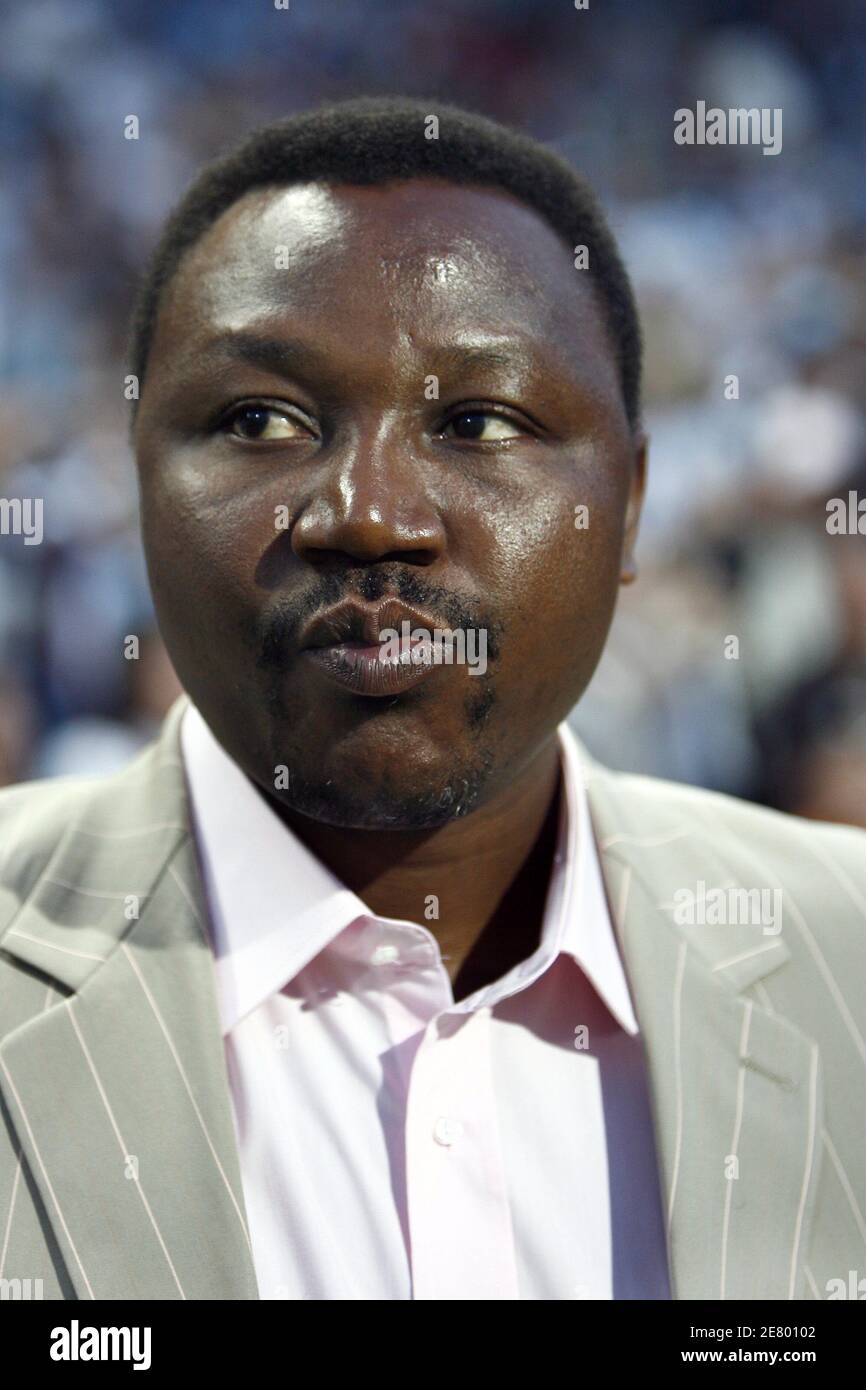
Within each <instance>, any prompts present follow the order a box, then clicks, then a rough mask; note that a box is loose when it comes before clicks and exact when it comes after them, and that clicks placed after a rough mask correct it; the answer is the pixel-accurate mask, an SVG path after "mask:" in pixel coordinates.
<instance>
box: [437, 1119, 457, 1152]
mask: <svg viewBox="0 0 866 1390" xmlns="http://www.w3.org/2000/svg"><path fill="white" fill-rule="evenodd" d="M462 1133H463V1126H462V1124H461V1123H460V1121H459V1120H454V1119H452V1118H451V1116H450V1115H440V1116H439V1119H438V1120H437V1121H436V1123H435V1125H434V1126H433V1138H434V1139H435V1140H436V1143H437V1144H442V1145H443V1146H444V1147H445V1148H448V1147H450V1145H451V1144H453V1143H454V1141H455V1140H456V1139H459V1138H460V1135H461V1134H462Z"/></svg>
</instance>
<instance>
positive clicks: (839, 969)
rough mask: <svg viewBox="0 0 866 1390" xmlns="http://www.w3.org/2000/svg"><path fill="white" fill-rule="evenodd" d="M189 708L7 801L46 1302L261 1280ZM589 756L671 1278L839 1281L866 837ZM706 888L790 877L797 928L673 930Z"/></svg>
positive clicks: (28, 1135) (11, 952)
mask: <svg viewBox="0 0 866 1390" xmlns="http://www.w3.org/2000/svg"><path fill="white" fill-rule="evenodd" d="M185 703H186V697H185V696H184V697H181V698H180V699H179V700H178V701H177V702H176V704H175V705H174V706H173V707H172V709H171V711H170V713H169V715H168V717H167V719H166V721H165V724H164V726H163V730H162V732H161V735H160V737H159V739H158V740H157V741H156V742H154V743H153V744H151V745H150V746H149V747H148V748H146V749H145V750H144V751H143V752H142V753H141V754H139V756H138V757H137V758H136V759H135V761H134V762H132V763H131V764H130V765H129V766H128V767H127V768H126V769H124V770H123V771H122V772H120V773H118V774H116V775H113V776H111V777H108V778H99V779H97V778H93V779H91V778H63V779H56V780H51V781H45V782H42V783H34V784H31V785H25V786H22V787H17V788H12V789H9V790H7V791H6V792H4V793H2V795H0V1039H2V1041H0V1092H2V1110H3V1120H4V1123H3V1126H2V1127H0V1278H2V1279H5V1280H7V1281H14V1280H21V1281H27V1280H30V1281H31V1285H30V1289H31V1296H35V1295H34V1293H33V1291H34V1290H36V1289H38V1286H37V1285H36V1284H35V1283H34V1282H33V1281H36V1280H41V1281H42V1285H41V1292H42V1296H43V1297H45V1298H54V1299H62V1298H66V1299H90V1298H93V1299H121V1298H123V1299H150V1298H153V1299H181V1298H187V1299H255V1298H257V1297H258V1292H257V1287H256V1280H255V1274H254V1270H253V1264H252V1259H251V1254H250V1244H249V1238H248V1234H247V1229H246V1221H245V1213H244V1204H243V1193H242V1188H241V1180H240V1172H239V1165H238V1156H237V1151H236V1146H235V1140H234V1129H233V1122H232V1116H231V1108H230V1106H231V1101H230V1095H229V1090H228V1083H227V1077H226V1070H225V1063H224V1057H223V1044H222V1038H221V1035H220V1029H219V1024H218V1020H217V1011H216V999H215V993H214V983H213V970H212V962H211V956H210V953H209V950H208V947H207V943H206V939H205V936H204V934H203V913H204V906H203V895H202V887H201V882H200V878H199V872H198V867H197V861H196V857H195V849H194V843H193V841H192V838H191V831H190V824H189V819H188V806H187V800H186V790H185V784H184V779H183V772H182V767H181V763H180V750H179V743H178V726H179V722H180V717H181V714H182V712H183V709H184V706H185ZM583 756H584V759H585V764H586V766H587V769H588V792H589V801H590V809H591V814H592V819H593V823H594V827H595V832H596V835H597V838H598V840H599V844H600V848H601V851H602V865H603V869H604V876H605V881H606V886H607V891H608V896H609V899H610V903H611V909H612V912H613V915H614V919H615V925H616V930H617V933H618V937H619V940H620V943H621V947H622V951H623V955H624V958H625V963H626V969H627V973H628V977H629V981H630V984H631V988H632V992H633V998H634V1001H635V1007H636V1012H637V1016H638V1019H639V1021H640V1025H641V1030H642V1034H643V1037H644V1042H645V1046H646V1050H647V1056H648V1063H649V1075H650V1084H651V1099H652V1108H653V1115H654V1122H655V1127H656V1137H657V1144H658V1150H659V1167H660V1177H661V1184H662V1200H663V1203H664V1209H665V1213H666V1217H667V1230H668V1248H669V1255H670V1260H671V1272H672V1284H673V1289H674V1293H675V1297H677V1298H680V1299H690V1298H693V1299H721V1298H749V1299H791V1298H793V1299H814V1298H827V1297H828V1296H829V1293H828V1290H832V1289H834V1288H837V1287H838V1286H837V1285H833V1284H831V1283H830V1281H832V1280H843V1281H845V1282H846V1284H847V1283H848V1282H849V1281H850V1271H855V1272H857V1275H858V1277H863V1276H866V1145H864V1129H866V1039H864V1034H866V833H864V832H863V831H860V830H854V829H851V828H847V827H842V826H820V825H813V824H811V823H808V822H805V821H801V820H798V819H795V818H792V817H787V816H781V815H778V814H775V813H773V812H770V811H767V810H763V809H760V808H756V807H754V806H751V805H749V804H747V803H745V802H740V801H736V800H733V799H731V798H728V797H724V796H718V795H714V794H711V793H708V792H704V791H699V790H695V789H692V788H688V787H683V786H677V785H674V784H671V783H666V782H661V781H658V780H655V779H651V778H644V777H634V776H628V775H623V774H619V773H614V772H610V771H608V770H606V769H604V768H603V767H601V766H600V765H599V764H597V763H595V762H594V761H593V760H592V759H591V758H589V755H588V754H587V753H586V751H585V750H583ZM701 880H703V881H704V882H705V883H706V884H707V885H711V886H718V887H721V888H723V889H725V888H727V887H731V886H742V887H746V888H748V889H754V888H777V889H781V892H782V898H781V901H782V906H783V916H782V929H781V931H780V932H779V933H778V934H777V935H774V934H768V933H767V932H766V931H765V930H764V929H763V928H762V927H761V926H756V925H752V924H750V923H749V922H741V923H740V924H738V925H737V924H734V925H731V924H730V923H729V924H728V925H715V926H713V925H701V924H700V922H699V921H697V922H696V923H695V924H693V925H688V924H686V925H681V924H678V914H677V912H676V911H675V910H674V907H673V904H674V902H675V901H677V900H676V899H675V898H674V894H675V893H677V891H678V890H683V889H688V888H689V887H691V888H692V889H694V888H695V887H696V884H697V883H698V882H699V881H701ZM136 913H137V916H136ZM575 1181H579V1177H578V1176H576V1177H575ZM563 1200H567V1194H563ZM26 1287H27V1286H26V1283H24V1282H22V1284H21V1286H20V1289H21V1290H23V1291H24V1292H26ZM864 1287H866V1286H864ZM18 1288H19V1286H16V1285H15V1284H14V1283H13V1282H10V1283H8V1284H7V1285H5V1286H4V1290H5V1292H6V1296H10V1295H11V1296H14V1295H15V1293H16V1292H18ZM837 1296H838V1295H837Z"/></svg>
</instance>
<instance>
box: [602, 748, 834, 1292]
mask: <svg viewBox="0 0 866 1390" xmlns="http://www.w3.org/2000/svg"><path fill="white" fill-rule="evenodd" d="M582 751H583V758H584V762H585V768H586V781H587V794H588V797H589V802H590V813H591V818H592V821H593V826H594V830H595V835H596V839H597V841H598V844H599V849H600V852H601V863H602V871H603V875H604V879H605V884H606V888H607V893H608V897H609V902H610V907H611V914H612V917H613V920H614V924H615V928H616V933H617V937H618V940H619V944H620V948H621V951H622V955H623V960H624V963H625V967H626V973H627V976H628V979H629V984H630V987H631V990H632V994H633V998H634V1002H635V1012H636V1014H637V1017H638V1021H639V1023H640V1027H641V1033H642V1036H643V1040H644V1047H645V1052H646V1056H647V1064H648V1075H649V1083H650V1091H651V1104H652V1110H653V1116H654V1124H655V1133H656V1143H657V1148H658V1153H659V1160H660V1181H661V1188H662V1192H661V1195H662V1201H663V1203H664V1215H665V1219H666V1228H667V1240H668V1256H669V1263H670V1270H671V1282H672V1292H673V1295H674V1297H675V1298H678V1299H732V1298H742V1299H790V1298H802V1297H805V1296H807V1295H806V1293H805V1269H804V1261H805V1254H806V1252H807V1250H808V1239H807V1238H808V1232H809V1226H810V1222H811V1220H812V1215H813V1208H814V1203H815V1191H816V1185H817V1181H818V1168H819V1147H820V1146H819V1145H818V1144H817V1136H818V1134H819V1133H820V1126H821V1094H820V1070H819V1058H818V1048H817V1045H816V1044H815V1043H814V1042H813V1040H812V1039H811V1038H809V1037H807V1036H806V1035H804V1034H803V1033H801V1032H800V1030H799V1029H797V1028H795V1027H794V1026H793V1025H792V1024H791V1023H789V1022H788V1021H787V1020H786V1019H783V1018H781V1017H778V1016H776V1015H775V1014H773V1013H772V1012H771V1011H770V1010H769V1009H768V1008H766V1007H764V1006H762V1005H760V1004H758V1003H756V1002H755V1001H754V1000H753V999H751V998H745V997H743V995H742V993H741V991H743V990H744V989H745V988H746V987H748V986H750V985H754V984H756V983H757V982H758V981H759V980H761V979H762V978H764V977H765V976H767V975H769V974H770V973H771V972H772V971H773V970H776V969H777V968H778V967H779V966H780V965H781V964H783V963H784V962H785V961H786V960H787V959H788V958H789V954H790V953H789V951H788V948H787V946H786V945H785V944H784V942H783V941H782V939H781V936H773V937H768V936H765V935H763V934H762V933H761V930H760V928H756V927H755V926H752V925H746V924H742V925H725V926H719V927H712V926H707V925H697V926H680V925H677V923H676V921H675V919H674V914H673V901H674V893H675V892H676V890H677V889H678V888H683V887H689V886H690V885H691V886H692V887H694V885H695V883H696V881H697V880H699V879H701V878H703V880H704V881H705V882H706V883H707V884H708V885H709V884H713V885H717V886H733V885H734V884H736V882H737V879H736V875H734V876H733V877H732V873H731V863H732V861H734V862H736V846H735V845H733V844H731V845H729V846H726V845H725V837H724V827H723V826H722V825H715V826H712V825H708V824H706V823H705V824H703V825H701V823H700V820H699V818H698V817H699V815H700V812H699V811H698V816H697V817H696V816H694V815H692V814H691V813H689V815H688V816H687V817H686V818H684V817H683V815H682V813H681V811H680V810H679V809H677V810H675V811H674V810H672V803H671V802H670V801H669V800H668V799H666V798H664V797H662V796H661V795H660V794H659V790H658V784H657V783H651V782H644V780H643V779H639V778H634V779H630V780H629V781H628V783H625V782H624V781H623V782H620V780H619V779H618V778H617V776H616V775H615V774H612V773H610V772H609V771H607V770H606V769H604V768H602V767H601V766H600V765H599V764H596V763H595V762H594V761H593V760H592V759H591V758H590V757H589V755H588V754H586V752H585V750H582ZM705 805H706V803H705ZM695 809H696V811H697V810H698V808H697V806H696V808H695ZM704 814H706V812H704ZM711 846H712V848H711ZM740 867H741V871H742V862H741V861H740ZM746 872H747V873H748V870H746ZM759 882H760V878H759V877H755V876H752V877H751V878H749V877H747V881H746V886H748V884H749V883H759Z"/></svg>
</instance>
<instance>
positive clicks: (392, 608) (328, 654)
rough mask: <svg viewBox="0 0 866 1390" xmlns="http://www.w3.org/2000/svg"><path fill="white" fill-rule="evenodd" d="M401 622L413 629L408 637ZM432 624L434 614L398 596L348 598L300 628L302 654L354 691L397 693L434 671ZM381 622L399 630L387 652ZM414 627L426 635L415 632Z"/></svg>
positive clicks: (381, 694) (384, 626)
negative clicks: (373, 601) (368, 601)
mask: <svg viewBox="0 0 866 1390" xmlns="http://www.w3.org/2000/svg"><path fill="white" fill-rule="evenodd" d="M404 623H409V624H410V630H412V633H413V635H412V636H410V640H409V642H408V643H407V642H405V641H404V640H403V637H402V633H403V631H404V629H403V624H404ZM439 626H441V625H439ZM436 627H437V622H436V620H435V619H434V618H431V617H429V616H428V615H427V614H426V613H423V612H421V610H420V609H417V608H412V607H410V606H408V605H407V604H404V603H401V602H400V601H399V600H398V599H384V600H383V601H382V602H381V603H378V604H365V603H361V602H359V601H357V600H352V599H347V600H345V601H344V602H343V603H340V604H338V605H337V606H336V607H335V608H331V609H328V611H327V612H325V613H322V614H320V615H319V616H318V617H317V618H315V619H314V620H313V621H312V622H311V623H310V624H309V625H308V626H307V627H306V628H305V629H304V632H303V633H302V636H301V647H302V655H303V656H304V657H305V658H306V659H307V661H309V662H310V663H312V664H313V665H315V666H316V667H317V668H318V670H319V671H321V673H322V674H323V675H324V676H325V677H326V678H327V679H328V680H329V681H330V682H332V683H333V684H335V685H338V686H340V687H341V688H342V689H344V690H349V691H351V692H352V693H353V694H356V695H368V696H373V697H374V698H375V697H378V698H383V697H385V696H388V695H391V696H394V695H400V694H402V693H403V692H404V691H406V690H411V689H412V688H413V687H414V686H416V685H419V684H420V682H421V681H423V680H425V679H426V678H427V676H429V675H430V674H431V672H432V671H433V669H434V666H435V664H436V663H435V662H434V660H433V647H432V633H433V630H434V629H435V628H436ZM386 628H392V629H394V630H395V631H396V632H397V633H398V634H399V635H400V645H399V650H398V651H397V652H394V653H390V652H389V654H388V655H385V644H384V642H383V641H382V639H381V638H380V633H382V632H383V631H384V630H385V629H386ZM419 628H420V629H421V631H422V633H423V634H425V636H426V637H427V638H428V640H424V637H418V638H416V637H415V636H414V631H417V629H419Z"/></svg>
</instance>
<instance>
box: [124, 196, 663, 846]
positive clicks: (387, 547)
mask: <svg viewBox="0 0 866 1390" xmlns="http://www.w3.org/2000/svg"><path fill="white" fill-rule="evenodd" d="M135 441H136V454H137V460H138V467H139V476H140V489H141V501H142V524H143V532H144V542H145V550H146V554H147V562H148V569H149V573H150V579H151V584H152V588H153V594H154V601H155V604H156V610H157V615H158V619H159V624H160V628H161V631H162V634H163V637H164V639H165V642H166V645H167V647H168V650H169V653H170V655H171V657H172V660H173V662H174V665H175V668H176V670H177V673H178V675H179V677H180V680H181V682H182V684H183V685H184V686H185V688H186V690H187V691H188V692H189V694H190V696H191V698H192V700H193V702H194V703H195V704H196V705H197V706H198V708H199V709H200V710H201V712H202V714H203V715H204V718H205V719H206V721H207V722H208V724H209V725H210V726H211V728H212V729H213V731H214V733H215V734H216V736H217V738H218V739H219V741H220V742H221V743H222V745H223V746H224V748H225V749H226V750H227V752H228V753H229V754H230V756H231V757H232V758H233V759H234V760H235V761H236V762H237V763H238V764H239V765H240V766H241V767H242V768H243V770H244V771H245V772H246V773H247V774H248V775H249V776H250V777H252V778H253V780H254V781H255V782H256V783H257V784H258V785H259V786H260V787H261V788H262V789H263V790H264V791H266V792H268V793H269V794H270V795H271V796H274V797H276V798H277V799H278V800H279V801H281V802H282V803H284V804H285V805H286V806H287V807H292V808H294V809H295V810H296V811H299V812H302V813H303V814H305V815H308V816H311V817H314V818H315V819H317V820H321V821H325V822H328V823H330V824H333V825H342V826H357V827H368V828H385V827H388V828H393V829H396V828H407V829H408V828H415V827H425V826H435V825H439V824H442V823H444V822H445V821H448V820H451V819H452V818H453V817H455V816H456V815H464V814H466V813H467V812H468V811H471V810H473V809H475V808H476V807H477V806H480V805H482V804H484V803H485V802H486V801H488V799H490V798H491V797H493V796H495V795H496V794H497V793H500V792H502V791H503V789H504V788H506V787H507V786H508V784H509V783H510V782H511V781H512V780H513V779H514V778H515V776H516V775H517V774H519V773H520V772H521V771H522V770H523V769H524V768H526V767H527V766H528V764H529V763H530V762H531V761H532V759H533V758H534V757H535V756H537V755H538V753H539V752H540V750H541V749H542V748H543V747H544V746H545V745H546V744H547V743H548V742H549V740H550V739H551V737H552V736H553V735H554V733H555V729H556V726H557V724H558V723H559V721H560V720H561V719H562V718H563V717H564V716H565V715H566V714H567V713H568V711H569V710H570V709H571V707H572V706H573V705H574V704H575V703H576V702H577V700H578V699H579V698H580V696H581V694H582V693H583V691H584V689H585V687H586V685H587V684H588V682H589V680H590V677H591V676H592V673H593V671H594V670H595V667H596V664H597V662H598V659H599V656H600V655H601V651H602V648H603V646H604V642H605V638H606V635H607V631H608V628H609V625H610V621H611V618H612V615H613V609H614V604H615V599H616V594H617V585H618V583H619V581H620V576H621V574H622V573H623V572H625V573H628V572H629V569H630V565H631V544H632V540H633V534H634V530H635V527H636V524H637V514H638V509H639V504H640V496H641V490H642V485H643V455H642V451H641V448H640V442H639V441H636V440H635V438H634V436H633V434H632V432H631V430H630V429H629V426H628V422H627V419H626V416H625V410H624V406H623V402H622V397H621V390H620V383H619V377H618V371H617V366H616V361H615V356H614V351H613V347H612V344H611V340H610V338H609V335H608V332H607V331H606V328H605V326H604V321H603V317H602V313H601V310H600V309H599V307H598V304H597V302H596V298H595V293H594V292H593V289H592V285H591V281H590V280H589V278H588V272H587V271H586V270H576V269H575V268H574V265H573V261H572V257H571V255H570V253H569V249H568V247H567V246H566V245H565V244H564V243H563V242H562V241H561V240H560V239H559V237H558V236H557V235H556V233H555V232H554V231H553V230H552V229H551V228H550V227H548V225H547V223H546V222H545V221H544V220H543V219H542V218H541V217H539V216H538V215H537V214H536V213H535V212H533V211H532V210H531V209H530V208H528V207H525V206H524V205H523V204H522V203H520V202H519V201H517V200H516V199H514V198H512V197H510V196H509V195H507V194H504V193H500V192H497V191H495V190H490V189H485V188H480V187H472V188H467V187H465V186H464V187H459V186H456V185H452V184H449V183H447V182H445V181H441V180H437V179H414V180H411V181H408V182H403V183H395V184H391V185H388V186H387V187H361V186H355V185H322V184H306V185H302V186H294V187H290V188H282V189H279V188H276V189H275V188H267V189H261V190H256V191H254V192H252V193H250V194H247V195H246V196H245V197H244V198H243V199H241V200H240V201H239V202H237V203H236V204H235V205H234V206H232V207H231V208H229V209H228V210H227V211H226V212H225V213H223V215H222V216H221V217H220V218H219V219H218V221H217V222H216V223H215V224H214V225H213V226H212V227H211V228H210V229H209V231H208V232H207V233H206V234H205V235H204V236H203V237H202V238H201V240H200V241H199V242H198V243H197V244H196V245H195V246H194V247H193V248H192V249H191V250H190V251H189V252H188V254H187V255H186V257H185V259H184V260H183V262H182V263H181V266H180V268H179V270H178V272H177V274H176V276H175V278H174V280H173V281H172V282H171V284H170V286H169V288H168V290H167V292H166V295H165V298H164V300H163V303H162V307H161V310H160V313H159V317H158V320H157V324H156V329H155V333H154V337H153V342H152V348H151V354H150V359H149V364H148V369H147V374H146V378H145V383H144V387H143V391H142V398H141V401H140V405H139V413H138V419H137V421H136V427H135ZM579 508H586V512H583V511H578V510H576V509H579ZM576 521H577V522H585V523H586V524H585V525H584V524H581V525H576ZM344 599H350V600H354V601H355V602H356V603H357V605H358V606H359V607H360V608H361V609H362V610H363V611H364V612H367V613H368V614H373V615H375V614H381V615H382V616H383V617H384V619H385V626H387V627H394V628H397V630H398V631H399V630H400V628H401V622H400V621H399V618H400V617H402V614H401V613H400V610H399V609H398V608H396V607H394V606H393V605H390V604H386V605H385V606H384V607H381V608H380V605H381V603H382V601H383V600H386V599H387V600H391V599H397V600H400V601H401V602H402V603H404V604H406V605H408V606H409V607H410V608H411V609H414V610H420V612H421V613H422V614H423V615H425V616H427V617H429V618H430V619H432V620H433V623H435V625H436V626H438V627H439V628H442V629H449V630H451V631H452V632H457V633H459V632H460V631H463V632H464V635H465V646H464V648H463V654H464V655H465V657H466V659H465V660H461V648H460V645H459V640H460V639H459V638H458V640H457V645H456V646H454V647H452V657H453V658H454V659H452V660H450V661H449V660H448V659H447V656H446V657H445V659H442V660H439V661H438V662H433V663H432V664H431V663H430V662H429V661H426V662H424V663H418V662H417V660H415V662H414V664H413V665H412V669H413V670H417V671H420V672H421V677H422V678H420V679H419V680H417V682H416V683H414V684H412V683H411V682H410V681H407V680H403V681H401V680H400V673H399V671H397V672H396V679H395V682H394V684H393V685H391V684H388V682H387V680H385V682H384V687H383V682H382V680H381V679H380V677H379V676H377V670H378V669H379V668H377V667H376V665H375V661H373V665H372V667H371V664H370V663H371V659H372V658H371V654H370V652H369V650H368V651H366V653H365V652H364V650H362V649H361V648H360V647H358V646H357V642H358V641H359V640H362V639H359V636H358V633H357V631H356V630H355V629H352V633H351V636H352V641H351V642H350V643H349V644H348V647H346V646H345V645H344V646H338V647H337V650H336V651H333V650H332V651H330V652H329V651H327V650H326V651H324V652H323V650H322V648H321V646H320V647H319V650H318V652H311V650H310V649H305V644H306V642H307V640H308V639H309V638H310V635H311V634H310V627H311V625H313V626H314V625H315V620H316V618H317V616H319V615H322V614H325V613H327V611H328V610H330V609H332V608H333V607H334V606H335V605H336V604H339V603H340V602H341V601H342V600H344ZM431 625H432V624H431ZM413 627H414V624H413ZM346 631H347V632H348V631H349V629H346ZM481 633H483V634H484V636H483V637H482V636H481ZM473 634H474V635H473ZM341 635H343V634H342V633H341V631H340V630H339V624H338V625H337V629H335V630H333V631H330V630H326V629H322V628H320V629H319V631H318V632H317V633H314V634H313V637H314V640H317V641H319V642H320V643H323V642H331V643H335V644H336V643H338V642H339V638H340V637H341ZM366 640H369V633H368V634H366ZM485 640H486V669H484V670H482V667H483V666H484V662H483V660H482V658H481V652H482V649H483V648H482V643H483V642H484V641H485ZM473 643H474V644H475V645H473ZM447 645H448V644H447V642H446V644H445V646H443V647H442V648H441V649H440V650H441V651H442V652H443V653H444V652H445V651H446V649H447ZM353 648H354V650H353ZM392 650H393V648H392ZM428 650H429V649H428ZM374 655H375V651H374ZM411 656H412V654H411V653H409V657H411ZM416 656H417V654H416ZM473 660H474V666H473V664H472V663H473ZM407 661H408V658H407V656H406V655H405V654H404V657H403V662H402V665H403V667H404V669H405V667H406V665H407ZM359 668H363V669H361V672H360V675H359V676H358V680H359V681H360V687H359V686H358V684H357V683H355V682H354V677H353V675H352V673H353V672H357V671H358V669H359ZM371 669H372V671H373V675H372V676H370V675H369V673H370V670H371ZM335 671H336V674H334V673H335ZM347 671H348V673H349V674H348V675H346V672H347ZM365 673H366V677H365ZM380 674H381V673H380ZM386 674H387V673H386ZM383 688H384V689H385V690H386V691H387V693H385V694H382V689H383ZM368 690H370V691H372V692H373V693H365V692H366V691H368ZM280 769H286V770H287V772H281V771H280Z"/></svg>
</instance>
